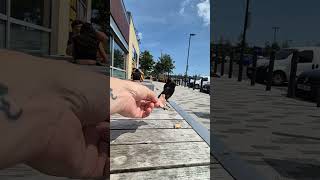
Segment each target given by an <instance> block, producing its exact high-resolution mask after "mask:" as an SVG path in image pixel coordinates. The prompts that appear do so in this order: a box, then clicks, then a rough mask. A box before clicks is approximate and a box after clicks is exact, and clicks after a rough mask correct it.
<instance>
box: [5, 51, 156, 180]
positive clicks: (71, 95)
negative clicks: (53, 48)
mask: <svg viewBox="0 0 320 180" xmlns="http://www.w3.org/2000/svg"><path fill="white" fill-rule="evenodd" d="M0 59H1V60H0V142H1V144H0V169H2V168H6V167H10V166H13V165H15V164H18V163H25V164H27V165H29V166H31V167H33V168H35V169H37V170H39V171H41V172H43V173H45V174H49V175H54V176H63V177H72V178H94V177H102V176H108V170H109V158H108V155H109V122H110V114H114V113H119V114H121V115H123V116H127V117H140V118H143V117H146V116H148V115H150V113H151V111H152V109H153V108H154V107H159V106H160V105H159V102H158V99H156V98H155V94H154V93H153V92H152V91H150V90H149V89H147V88H146V87H145V86H141V85H139V84H136V83H133V82H129V81H123V80H119V79H115V78H110V79H109V78H107V77H106V76H104V75H102V74H101V75H100V74H98V73H95V72H92V71H89V70H87V69H85V68H83V67H82V66H79V65H74V64H71V63H68V62H62V61H54V60H47V59H43V58H38V57H34V56H30V55H26V54H23V53H18V52H13V51H7V50H0ZM109 83H110V88H109V87H108V84H109ZM110 89H112V92H111V91H110ZM109 93H110V94H109ZM103 97H105V98H103ZM108 98H110V99H108ZM108 102H110V106H109V105H108V104H109V103H108ZM8 104H9V105H8Z"/></svg>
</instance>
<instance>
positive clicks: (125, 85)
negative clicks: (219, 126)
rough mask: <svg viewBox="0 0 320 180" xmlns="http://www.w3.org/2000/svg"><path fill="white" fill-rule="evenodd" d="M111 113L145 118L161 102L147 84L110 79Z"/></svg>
mask: <svg viewBox="0 0 320 180" xmlns="http://www.w3.org/2000/svg"><path fill="white" fill-rule="evenodd" d="M110 99H111V101H110V103H111V104H110V106H111V114H114V113H119V114H120V115H122V116H125V117H132V118H145V117H147V116H149V115H150V113H151V112H152V110H153V109H154V108H155V107H156V108H157V107H160V106H161V104H160V102H159V101H158V99H157V98H156V95H155V93H154V92H153V91H151V90H150V89H149V88H147V87H146V86H143V85H141V84H139V83H136V82H132V81H124V80H120V79H116V78H111V79H110Z"/></svg>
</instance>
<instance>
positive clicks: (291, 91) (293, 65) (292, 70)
mask: <svg viewBox="0 0 320 180" xmlns="http://www.w3.org/2000/svg"><path fill="white" fill-rule="evenodd" d="M297 64H298V51H294V52H293V55H292V59H291V68H290V79H289V84H288V92H287V97H294V96H295V88H296V87H295V86H296V82H295V81H296V74H297Z"/></svg>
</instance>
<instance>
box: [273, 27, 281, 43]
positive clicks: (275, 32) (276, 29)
mask: <svg viewBox="0 0 320 180" xmlns="http://www.w3.org/2000/svg"><path fill="white" fill-rule="evenodd" d="M272 29H273V30H274V32H273V43H276V42H277V31H278V30H279V29H280V27H272Z"/></svg>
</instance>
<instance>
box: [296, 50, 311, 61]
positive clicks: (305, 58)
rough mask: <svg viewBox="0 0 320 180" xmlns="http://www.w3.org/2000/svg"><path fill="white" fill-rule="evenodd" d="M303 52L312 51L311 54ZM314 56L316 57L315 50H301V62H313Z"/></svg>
mask: <svg viewBox="0 0 320 180" xmlns="http://www.w3.org/2000/svg"><path fill="white" fill-rule="evenodd" d="M302 53H310V54H302ZM302 55H304V56H310V55H311V56H310V57H303V59H301V56H302ZM313 58H314V52H313V50H303V51H300V52H299V63H312V62H313Z"/></svg>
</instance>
